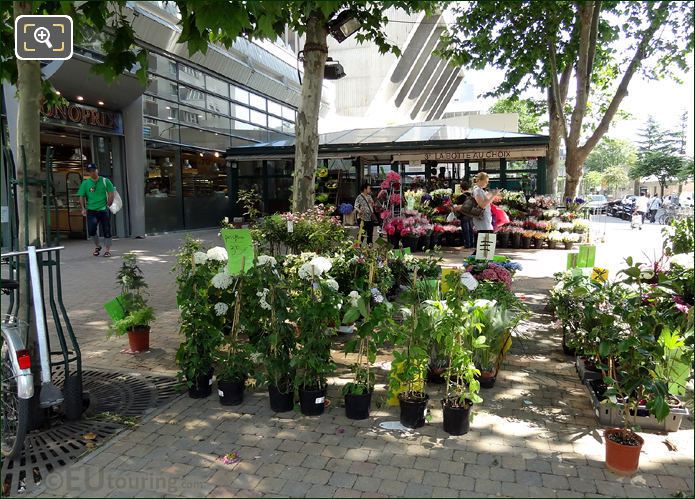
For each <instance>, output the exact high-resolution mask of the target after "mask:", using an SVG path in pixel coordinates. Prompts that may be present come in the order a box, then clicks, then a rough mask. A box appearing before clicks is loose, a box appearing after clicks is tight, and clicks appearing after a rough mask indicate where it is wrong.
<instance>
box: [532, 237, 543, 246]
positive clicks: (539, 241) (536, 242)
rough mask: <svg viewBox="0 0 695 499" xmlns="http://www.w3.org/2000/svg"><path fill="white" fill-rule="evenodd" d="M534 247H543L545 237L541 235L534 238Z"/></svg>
mask: <svg viewBox="0 0 695 499" xmlns="http://www.w3.org/2000/svg"><path fill="white" fill-rule="evenodd" d="M533 247H534V248H536V249H541V248H542V247H543V239H541V238H539V237H534V238H533Z"/></svg>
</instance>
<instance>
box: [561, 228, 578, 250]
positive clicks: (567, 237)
mask: <svg viewBox="0 0 695 499" xmlns="http://www.w3.org/2000/svg"><path fill="white" fill-rule="evenodd" d="M579 238H580V236H579V234H574V233H572V232H566V233H564V234H563V235H562V242H563V243H564V244H565V249H566V250H571V249H572V247H573V246H574V243H577V242H579Z"/></svg>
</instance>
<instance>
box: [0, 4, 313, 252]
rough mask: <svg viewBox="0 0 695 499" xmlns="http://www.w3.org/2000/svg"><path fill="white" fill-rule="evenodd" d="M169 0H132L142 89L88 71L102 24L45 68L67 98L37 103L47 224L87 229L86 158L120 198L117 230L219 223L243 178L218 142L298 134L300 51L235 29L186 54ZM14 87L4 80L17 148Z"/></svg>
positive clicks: (63, 229)
mask: <svg viewBox="0 0 695 499" xmlns="http://www.w3.org/2000/svg"><path fill="white" fill-rule="evenodd" d="M172 5H173V4H172V3H166V2H133V3H130V2H129V3H128V8H127V15H128V17H129V20H130V22H131V23H132V26H133V28H134V30H135V33H136V38H137V40H138V44H139V45H140V46H142V47H143V48H145V49H146V50H147V51H148V62H149V64H148V83H147V85H146V86H144V87H143V86H142V85H141V83H140V82H139V81H138V80H137V79H136V78H135V75H134V74H124V75H121V76H120V77H119V78H118V79H117V81H116V82H114V83H113V84H111V85H109V84H107V83H106V82H105V81H104V80H103V78H101V77H100V76H98V75H96V74H95V73H93V72H92V71H91V68H92V66H93V65H94V64H95V63H97V62H98V61H99V60H100V57H101V54H100V44H101V37H100V35H99V34H98V33H87V35H88V36H86V42H85V43H83V44H82V45H81V46H80V47H76V48H75V54H74V56H73V58H72V59H70V60H67V61H54V62H51V63H50V64H47V65H45V66H44V67H43V73H44V77H45V78H47V79H48V80H49V81H51V83H52V84H53V86H54V87H55V89H56V90H57V91H58V92H59V93H60V94H61V96H62V97H64V98H65V99H66V100H67V102H68V104H67V105H66V106H62V107H59V108H55V109H50V110H49V109H44V110H43V112H42V126H41V154H42V168H43V170H44V172H45V171H46V168H50V169H51V172H52V180H53V191H54V194H55V200H56V203H55V204H56V208H55V213H54V215H53V216H52V217H51V220H52V221H51V223H52V224H54V225H55V227H53V230H54V231H56V230H58V231H59V232H60V233H61V234H63V235H67V236H70V237H78V238H82V237H86V229H85V220H84V218H83V217H82V216H81V213H80V209H79V201H78V199H77V197H76V192H77V188H78V186H79V184H80V182H81V180H82V178H83V176H84V175H85V168H86V165H87V164H88V163H95V164H97V166H98V167H99V169H100V172H101V174H102V175H104V176H106V177H108V178H110V179H111V180H112V181H113V182H114V185H115V186H116V187H117V189H118V190H119V192H120V193H121V196H122V197H123V199H124V209H123V210H122V211H121V212H119V213H118V214H117V215H115V216H114V218H113V220H112V224H113V226H114V228H115V231H116V234H117V235H118V236H122V237H136V236H141V235H145V234H152V233H160V232H166V231H172V230H182V229H195V228H201V227H210V226H214V225H217V224H218V223H219V221H220V220H221V219H222V218H223V217H225V216H231V215H232V213H233V211H234V207H233V205H235V204H236V201H235V200H234V201H233V200H232V196H231V194H232V190H233V189H234V190H236V189H237V188H238V187H237V186H232V184H231V182H232V180H231V175H230V166H229V163H228V162H226V161H225V159H224V157H223V156H224V153H225V151H226V150H227V149H228V148H229V147H234V146H240V145H247V144H254V143H265V142H269V141H273V140H279V139H287V138H291V137H293V136H294V126H295V118H296V109H297V106H298V105H299V101H300V92H301V87H300V83H299V77H298V74H297V65H296V55H295V54H292V53H290V52H289V51H287V49H286V48H283V47H281V46H276V45H273V44H270V43H267V42H258V43H257V42H249V41H248V40H244V39H240V40H239V41H238V42H236V43H235V44H234V46H233V47H231V48H230V49H229V50H227V49H224V48H221V47H219V46H215V45H210V46H209V49H208V51H207V53H206V54H196V55H194V56H190V55H189V54H188V51H187V49H186V46H185V44H178V43H177V39H178V36H179V34H180V28H179V27H178V26H177V22H178V19H177V16H176V12H175V10H172ZM15 94H16V92H15V89H14V88H11V87H9V86H5V87H4V88H3V98H4V104H5V105H4V106H3V111H4V119H5V120H6V122H7V127H8V130H9V135H10V141H11V143H12V145H13V146H14V145H15V144H16V137H15V135H16V120H17V103H16V100H15ZM13 150H14V156H15V158H17V157H19V156H18V154H17V153H16V147H13ZM47 152H48V153H47ZM47 154H48V155H47ZM256 179H258V177H256ZM250 183H252V182H250Z"/></svg>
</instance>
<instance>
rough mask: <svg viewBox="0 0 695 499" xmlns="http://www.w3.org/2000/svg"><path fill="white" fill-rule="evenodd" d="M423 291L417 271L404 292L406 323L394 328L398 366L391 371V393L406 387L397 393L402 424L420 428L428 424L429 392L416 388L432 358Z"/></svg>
mask: <svg viewBox="0 0 695 499" xmlns="http://www.w3.org/2000/svg"><path fill="white" fill-rule="evenodd" d="M421 291H422V288H421V287H419V286H418V276H417V270H415V271H414V272H413V275H412V281H411V287H410V290H409V291H408V292H407V293H405V294H404V299H405V300H406V303H408V305H407V306H404V307H402V308H401V315H402V316H403V317H404V321H403V324H402V325H401V327H396V328H394V330H393V334H392V335H391V337H392V343H393V344H394V346H395V347H396V349H394V351H393V363H394V365H397V366H398V368H397V369H395V370H392V371H391V379H390V383H389V388H390V391H391V392H392V393H397V392H398V391H399V390H400V389H401V387H405V390H404V391H402V392H400V393H398V402H399V405H400V410H401V416H400V421H401V424H402V425H404V426H407V427H409V428H419V427H421V426H423V425H424V424H425V414H426V411H427V401H428V400H429V395H427V394H426V393H424V392H421V391H418V390H415V388H414V387H415V386H416V384H419V383H421V382H422V380H423V379H424V378H425V373H426V370H427V364H428V361H429V354H428V351H427V345H428V341H429V332H430V328H429V324H430V322H429V317H428V315H427V313H426V311H425V309H424V307H423V304H422V298H423V297H422V296H421V295H420V293H421Z"/></svg>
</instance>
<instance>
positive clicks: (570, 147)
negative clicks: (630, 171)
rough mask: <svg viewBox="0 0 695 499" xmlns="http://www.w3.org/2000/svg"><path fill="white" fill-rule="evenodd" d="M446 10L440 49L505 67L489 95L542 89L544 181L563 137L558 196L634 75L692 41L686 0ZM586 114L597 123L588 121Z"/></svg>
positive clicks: (662, 63) (574, 178)
mask: <svg viewBox="0 0 695 499" xmlns="http://www.w3.org/2000/svg"><path fill="white" fill-rule="evenodd" d="M454 11H455V14H456V22H455V24H454V26H453V27H452V29H451V30H449V31H448V32H447V33H446V34H445V35H444V41H445V43H446V44H447V48H446V49H445V50H444V51H443V53H444V54H445V55H449V56H451V57H453V58H454V60H455V61H456V62H457V63H459V64H460V65H462V66H465V67H468V68H473V69H485V68H486V67H495V68H499V69H501V70H502V71H504V78H503V81H502V83H501V84H500V85H499V86H498V87H497V88H494V89H491V90H490V92H489V94H491V95H517V96H518V95H520V94H521V93H522V92H524V91H525V90H528V89H530V88H537V89H542V90H544V91H546V93H547V95H548V118H549V129H550V131H549V133H550V142H551V144H550V149H551V150H550V152H549V172H548V173H549V178H550V179H551V183H552V179H553V176H554V175H555V171H556V167H557V164H558V163H559V154H558V151H559V142H560V139H561V140H562V141H563V142H564V143H565V148H566V152H567V159H566V171H567V181H566V184H565V195H566V196H574V195H576V193H577V188H578V185H579V181H580V180H581V176H582V172H583V164H584V161H585V160H586V158H587V156H588V155H589V154H590V153H591V151H592V150H593V149H594V147H595V146H596V145H597V144H598V142H599V141H600V139H601V138H602V137H603V135H604V134H605V133H606V132H607V131H608V129H609V126H610V124H611V122H612V121H613V119H614V118H615V116H616V115H617V113H618V110H619V108H620V104H621V103H622V100H623V99H624V97H625V96H626V95H627V90H628V87H629V84H630V82H631V80H632V78H633V76H634V75H635V74H637V73H638V72H641V73H642V74H643V75H644V76H645V77H647V78H659V77H664V76H670V75H672V74H673V73H674V71H676V70H677V69H679V68H680V69H681V70H684V69H686V68H687V64H688V60H689V55H690V54H691V53H692V49H693V45H694V40H693V36H692V34H693V3H692V2H669V1H659V2H630V1H623V2H601V1H587V2H570V1H557V2H555V1H531V0H526V1H521V2H519V1H515V0H506V1H505V0H502V1H496V2H461V3H460V4H457V6H456V7H455V9H454ZM626 47H627V48H626ZM572 81H574V83H575V88H574V90H573V92H570V83H571V82H572ZM566 104H571V105H570V109H569V113H565V106H566ZM592 114H595V115H596V117H597V120H596V125H595V126H591V127H589V128H590V129H589V130H587V129H586V127H585V124H586V122H587V116H590V115H592Z"/></svg>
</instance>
